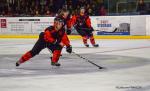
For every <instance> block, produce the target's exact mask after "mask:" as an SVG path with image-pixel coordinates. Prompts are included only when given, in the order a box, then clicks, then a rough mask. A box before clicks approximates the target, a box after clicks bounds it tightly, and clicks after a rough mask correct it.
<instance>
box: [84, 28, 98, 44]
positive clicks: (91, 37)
mask: <svg viewBox="0 0 150 91" xmlns="http://www.w3.org/2000/svg"><path fill="white" fill-rule="evenodd" d="M93 31H94V30H93V28H91V29H88V30H87V31H86V33H87V35H88V36H89V39H90V42H91V44H92V46H93V47H99V45H98V44H96V43H95V39H94V36H93Z"/></svg>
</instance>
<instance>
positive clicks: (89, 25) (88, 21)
mask: <svg viewBox="0 0 150 91" xmlns="http://www.w3.org/2000/svg"><path fill="white" fill-rule="evenodd" d="M86 25H87V26H88V27H89V28H91V27H92V26H91V19H90V17H89V16H88V17H87V18H86Z"/></svg>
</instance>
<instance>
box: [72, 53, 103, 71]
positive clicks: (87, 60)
mask: <svg viewBox="0 0 150 91" xmlns="http://www.w3.org/2000/svg"><path fill="white" fill-rule="evenodd" d="M72 53H73V54H75V55H76V56H78V57H79V58H81V59H83V60H85V61H86V62H89V63H91V64H92V65H94V66H96V67H98V68H99V69H104V67H101V66H99V65H98V64H96V63H94V62H92V61H90V60H89V59H87V58H85V57H82V56H81V55H79V54H77V53H75V52H72Z"/></svg>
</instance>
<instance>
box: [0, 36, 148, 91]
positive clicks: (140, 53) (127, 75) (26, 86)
mask: <svg viewBox="0 0 150 91" xmlns="http://www.w3.org/2000/svg"><path fill="white" fill-rule="evenodd" d="M35 41H36V39H0V55H5V54H10V55H11V54H23V53H25V52H26V51H28V50H30V49H31V48H32V46H33V44H34V43H35ZM96 41H97V43H99V45H100V47H99V48H91V47H90V48H84V46H83V44H82V41H81V40H71V44H72V46H73V50H74V51H75V52H76V53H79V54H83V53H93V54H105V55H108V56H109V55H118V56H130V57H140V58H145V59H148V60H149V61H150V40H104V39H103V40H96ZM48 53H49V52H48V51H47V50H46V49H45V50H43V51H42V52H41V54H48ZM63 53H66V52H65V50H63ZM16 60H17V59H16ZM141 61H142V60H141ZM5 65H6V64H5ZM0 91H150V64H147V65H143V66H139V67H138V66H137V67H132V68H126V69H120V70H119V69H118V70H112V71H100V72H93V73H83V74H81V73H80V74H67V75H65V74H62V75H44V76H39V75H37V76H27V77H26V76H25V77H20V76H19V77H0Z"/></svg>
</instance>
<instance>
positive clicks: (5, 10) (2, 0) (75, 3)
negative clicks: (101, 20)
mask: <svg viewBox="0 0 150 91" xmlns="http://www.w3.org/2000/svg"><path fill="white" fill-rule="evenodd" d="M141 1H143V0H141ZM63 7H66V8H68V10H69V11H70V12H71V14H76V13H77V12H78V10H79V9H80V8H81V7H85V8H86V12H87V14H89V15H90V16H106V15H108V9H107V6H106V5H105V4H104V0H0V16H14V17H15V16H55V15H56V14H57V13H58V11H59V10H60V9H61V8H63ZM144 9H145V4H144V3H143V2H141V3H139V6H138V10H137V12H140V14H144V13H145V11H144Z"/></svg>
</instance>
